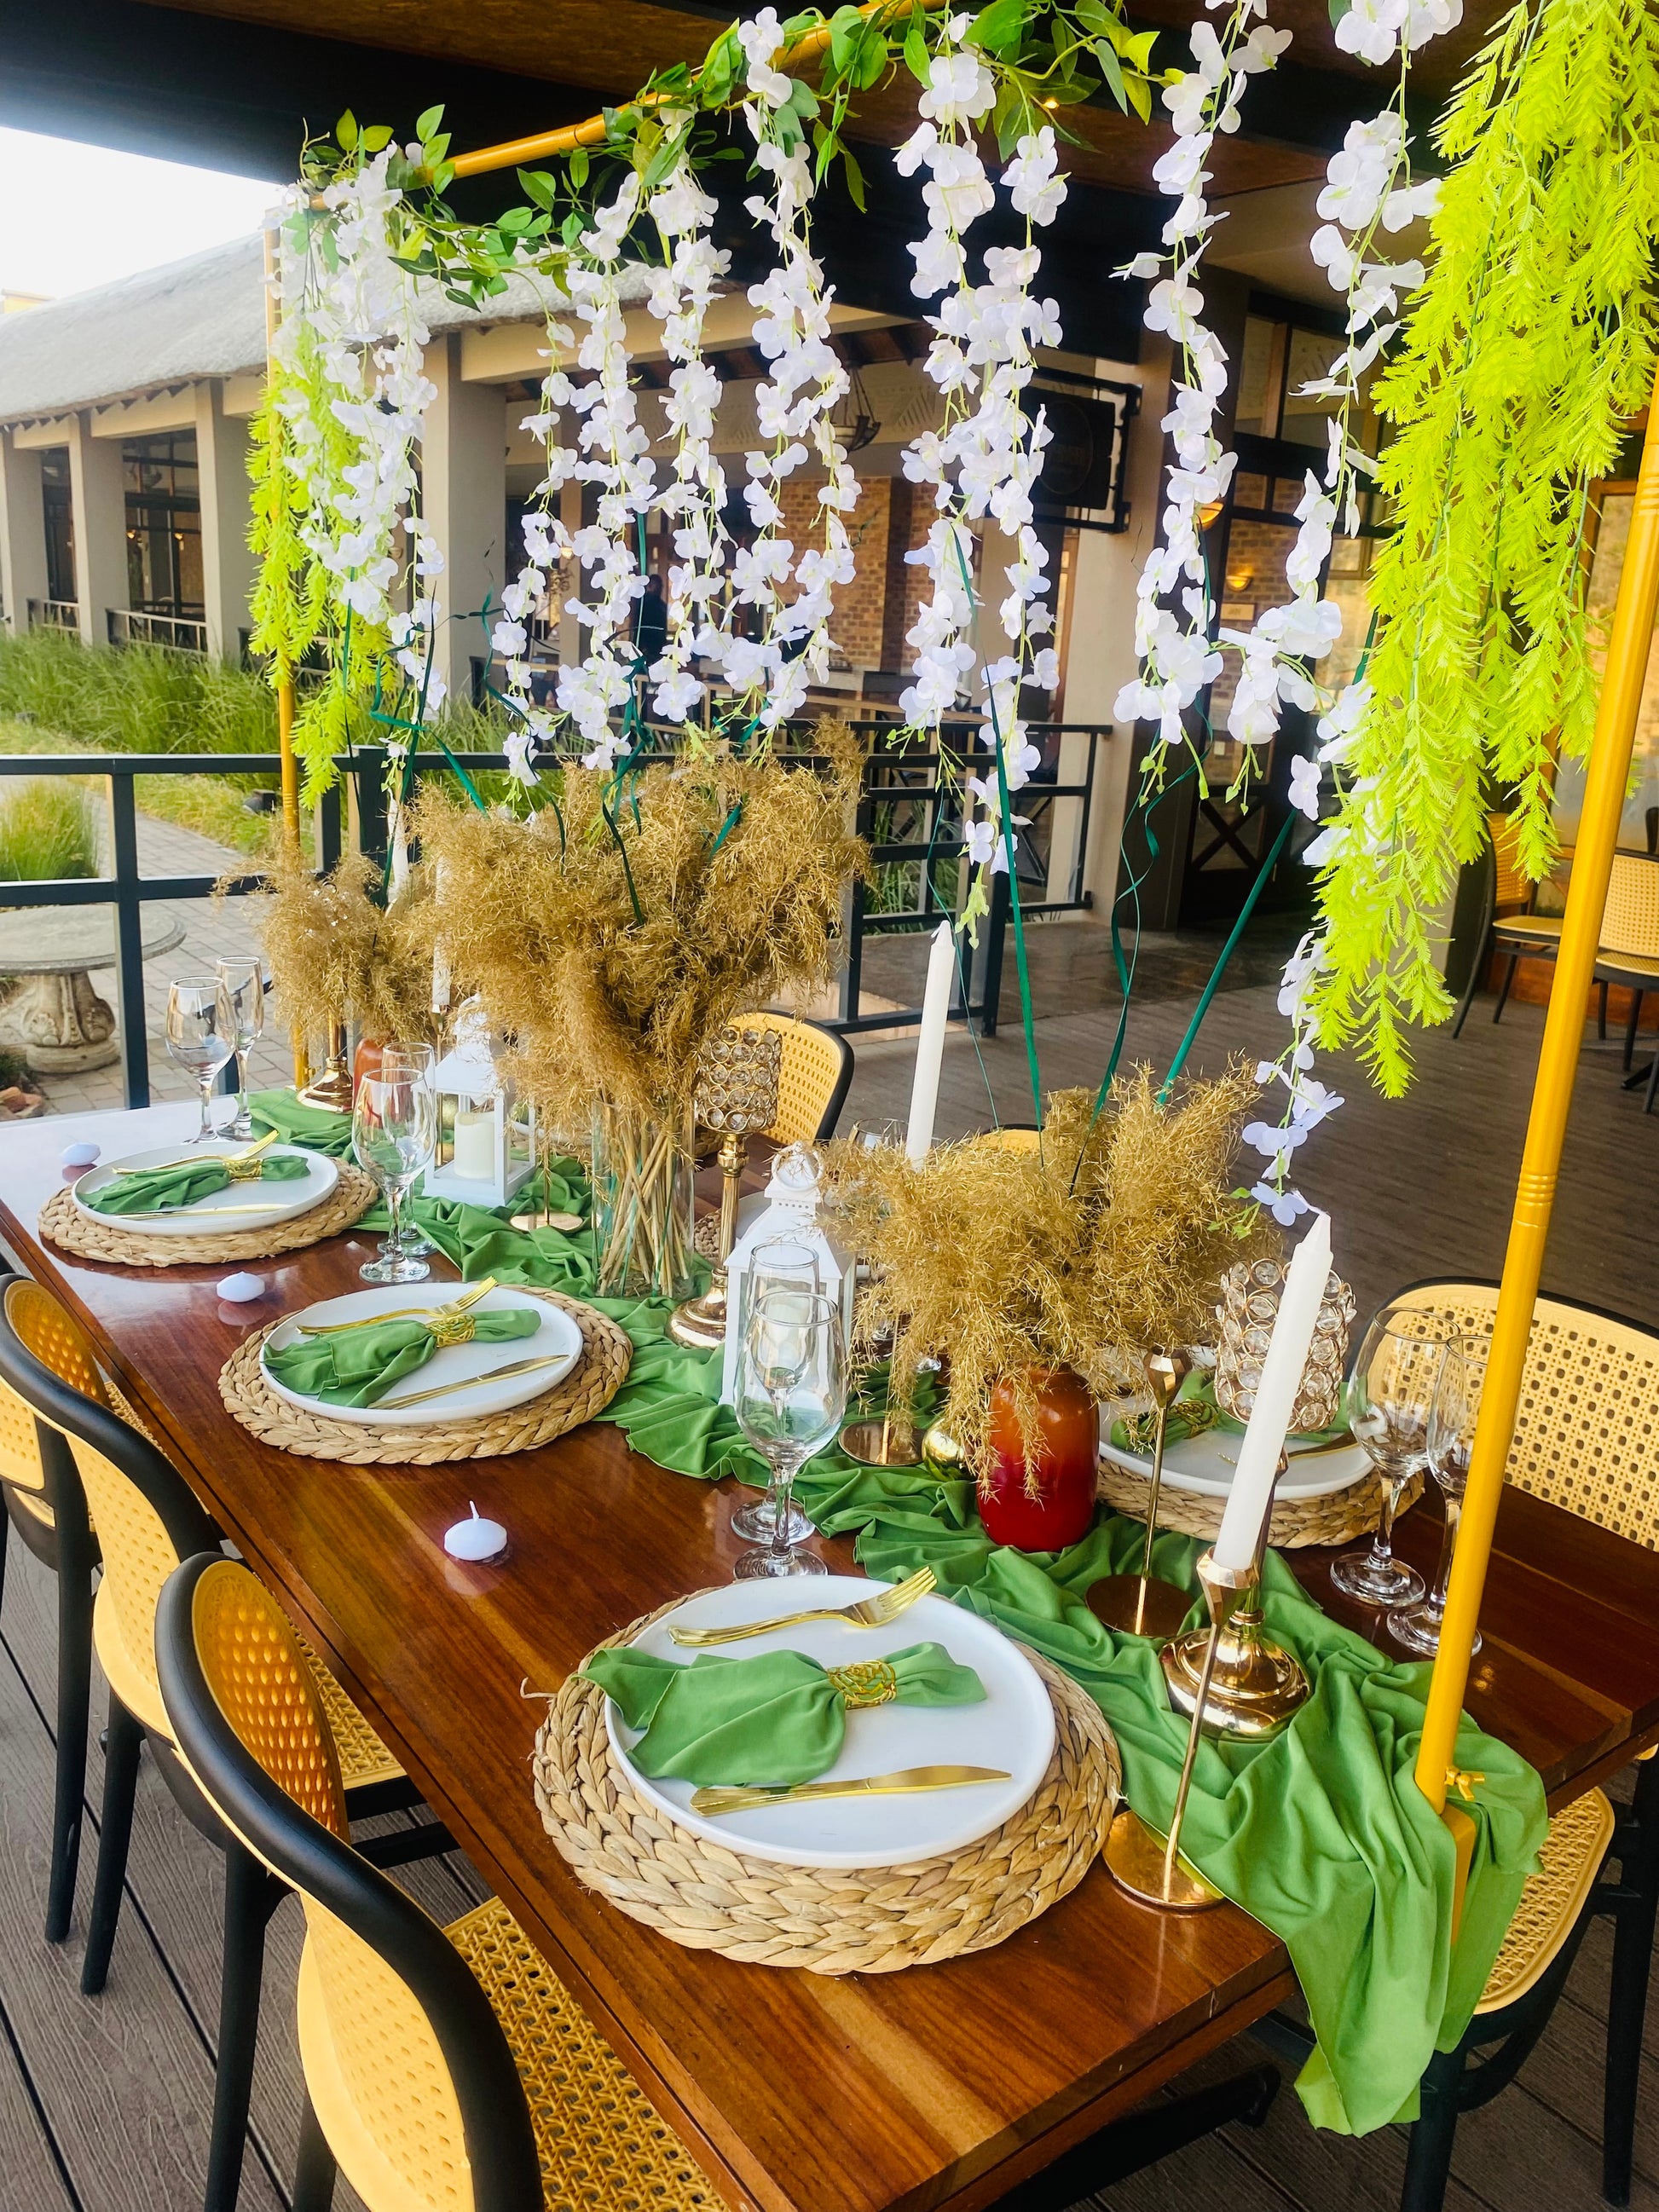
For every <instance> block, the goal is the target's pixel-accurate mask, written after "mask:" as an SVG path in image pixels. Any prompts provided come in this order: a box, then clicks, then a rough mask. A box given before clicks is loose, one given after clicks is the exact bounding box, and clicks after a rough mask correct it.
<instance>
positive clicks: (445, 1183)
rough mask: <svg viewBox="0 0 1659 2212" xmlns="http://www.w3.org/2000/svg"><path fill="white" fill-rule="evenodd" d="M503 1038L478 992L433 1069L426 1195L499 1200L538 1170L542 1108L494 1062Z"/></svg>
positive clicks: (482, 1202)
mask: <svg viewBox="0 0 1659 2212" xmlns="http://www.w3.org/2000/svg"><path fill="white" fill-rule="evenodd" d="M500 1042H501V1040H500V1039H498V1038H495V1037H492V1036H491V1035H490V1031H489V1018H488V1016H487V1015H486V1014H485V1013H484V1011H483V1007H482V1006H480V1005H479V1004H478V1001H477V1000H476V999H469V1000H468V1001H467V1003H466V1004H465V1006H463V1007H462V1008H461V1010H460V1012H459V1015H458V1017H457V1018H456V1023H455V1042H454V1044H453V1048H451V1049H450V1050H449V1051H448V1052H447V1053H446V1054H444V1056H443V1058H442V1059H441V1060H440V1061H439V1062H438V1064H437V1066H436V1067H435V1069H434V1070H433V1074H432V1081H433V1087H434V1089H435V1091H436V1092H437V1094H438V1144H437V1150H436V1152H435V1153H434V1155H433V1162H432V1165H431V1166H430V1167H429V1168H428V1170H427V1171H426V1182H425V1191H426V1195H427V1196H428V1198H447V1199H453V1200H460V1201H462V1202H463V1203H464V1204H465V1205H468V1206H489V1207H501V1206H507V1205H508V1204H510V1203H511V1201H512V1200H513V1199H514V1198H516V1197H517V1195H518V1194H519V1193H520V1191H521V1190H522V1189H523V1188H524V1187H525V1185H526V1183H527V1182H529V1181H530V1179H531V1177H532V1176H533V1175H534V1174H535V1172H536V1109H534V1107H533V1106H532V1105H531V1104H530V1103H528V1101H526V1102H524V1103H520V1101H519V1100H518V1099H517V1098H516V1097H515V1096H514V1094H513V1086H512V1085H511V1084H510V1083H509V1082H508V1081H507V1079H506V1077H505V1076H504V1075H502V1074H501V1072H500V1070H499V1069H498V1068H497V1066H496V1065H495V1059H496V1052H497V1049H498V1048H499V1045H500Z"/></svg>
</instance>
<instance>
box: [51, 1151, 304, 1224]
mask: <svg viewBox="0 0 1659 2212" xmlns="http://www.w3.org/2000/svg"><path fill="white" fill-rule="evenodd" d="M310 1172H311V1163H310V1161H309V1160H302V1159H300V1158H296V1157H295V1154H294V1153H292V1152H280V1153H278V1155H277V1156H276V1158H275V1159H274V1160H273V1159H267V1160H266V1161H265V1162H264V1164H263V1166H262V1167H261V1169H260V1170H259V1176H258V1180H259V1181H260V1182H299V1181H300V1179H301V1176H307V1175H309V1174H310ZM252 1187H253V1186H252V1181H251V1180H250V1181H246V1182H243V1183H242V1184H240V1186H239V1188H242V1189H244V1190H252ZM229 1188H231V1178H230V1176H229V1175H228V1173H227V1172H226V1169H225V1164H224V1162H223V1161H222V1159H218V1158H213V1157H211V1156H210V1157H209V1158H205V1159H200V1160H187V1161H186V1162H185V1164H184V1165H183V1166H182V1167H167V1168H141V1169H140V1170H138V1172H137V1174H136V1175H124V1176H118V1178H117V1179H116V1181H115V1182H108V1183H106V1184H105V1185H104V1187H103V1188H102V1189H101V1190H96V1191H94V1192H92V1193H91V1194H90V1195H89V1196H88V1199H87V1201H86V1202H87V1204H88V1206H91V1207H92V1209H93V1211H94V1212H95V1213H161V1212H165V1211H166V1210H167V1208H168V1207H169V1206H188V1205H189V1204H190V1203H191V1200H192V1199H197V1198H210V1197H212V1195H213V1194H214V1193H215V1192H216V1191H221V1190H228V1189H229Z"/></svg>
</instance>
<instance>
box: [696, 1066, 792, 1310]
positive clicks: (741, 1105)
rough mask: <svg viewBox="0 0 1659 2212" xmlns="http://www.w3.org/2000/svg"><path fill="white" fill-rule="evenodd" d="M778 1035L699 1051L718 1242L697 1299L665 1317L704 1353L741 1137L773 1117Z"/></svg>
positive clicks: (727, 1246)
mask: <svg viewBox="0 0 1659 2212" xmlns="http://www.w3.org/2000/svg"><path fill="white" fill-rule="evenodd" d="M782 1059H783V1039H782V1036H781V1035H780V1034H779V1032H778V1031H777V1030H769V1029H750V1030H745V1029H741V1028H737V1027H733V1028H731V1029H726V1030H722V1031H721V1032H720V1036H717V1037H715V1038H714V1039H713V1041H712V1042H710V1043H709V1045H708V1048H706V1049H705V1051H704V1053H703V1055H702V1062H701V1065H700V1067H699V1072H698V1078H697V1090H696V1100H695V1103H694V1110H695V1112H696V1119H697V1121H698V1123H699V1124H700V1125H701V1127H703V1128H705V1129H713V1130H715V1131H717V1132H718V1133H719V1134H720V1176H721V1182H720V1244H719V1249H718V1253H717V1256H716V1258H715V1261H714V1266H713V1267H712V1268H711V1269H710V1273H709V1284H708V1289H707V1290H706V1291H704V1292H703V1293H702V1297H696V1298H687V1299H685V1300H684V1302H683V1303H682V1304H679V1305H678V1306H676V1307H675V1309H674V1310H673V1312H672V1313H671V1315H670V1316H669V1318H668V1334H670V1336H671V1337H672V1338H673V1340H674V1341H675V1342H676V1343H677V1344H684V1345H691V1346H697V1347H698V1348H700V1349H702V1350H712V1349H713V1348H714V1346H716V1345H719V1344H723V1343H724V1342H725V1340H726V1261H728V1260H729V1259H730V1258H731V1256H732V1241H733V1239H734V1238H735V1237H736V1235H737V1227H738V1181H739V1178H740V1177H741V1176H742V1174H743V1167H744V1158H745V1157H746V1155H747V1152H748V1149H749V1139H750V1137H751V1136H753V1135H754V1134H755V1133H757V1131H758V1130H761V1129H765V1128H769V1127H770V1126H771V1124H772V1123H773V1122H774V1121H775V1120H776V1119H777V1113H778V1081H779V1077H780V1074H781V1068H782Z"/></svg>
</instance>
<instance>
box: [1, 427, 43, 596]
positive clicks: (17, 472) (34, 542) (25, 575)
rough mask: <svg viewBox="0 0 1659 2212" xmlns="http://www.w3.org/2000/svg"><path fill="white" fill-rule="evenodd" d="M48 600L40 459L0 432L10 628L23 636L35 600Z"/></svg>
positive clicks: (3, 548)
mask: <svg viewBox="0 0 1659 2212" xmlns="http://www.w3.org/2000/svg"><path fill="white" fill-rule="evenodd" d="M45 598H46V503H45V501H44V500H43V499H42V497H41V493H40V454H39V453H35V452H30V451H27V450H21V451H20V450H19V448H18V447H16V446H15V445H14V444H13V443H12V440H11V434H10V433H9V431H5V430H0V602H3V604H4V606H5V611H6V627H7V628H8V629H9V630H10V631H11V633H12V635H13V636H14V637H21V635H22V634H23V632H24V631H25V630H26V629H27V628H28V626H29V601H30V600H31V599H45Z"/></svg>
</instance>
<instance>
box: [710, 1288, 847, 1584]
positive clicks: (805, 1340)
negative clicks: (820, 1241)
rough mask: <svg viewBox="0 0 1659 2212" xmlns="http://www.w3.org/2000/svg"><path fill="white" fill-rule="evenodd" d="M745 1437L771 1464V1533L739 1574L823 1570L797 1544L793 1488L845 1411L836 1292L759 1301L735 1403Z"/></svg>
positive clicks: (783, 1293)
mask: <svg viewBox="0 0 1659 2212" xmlns="http://www.w3.org/2000/svg"><path fill="white" fill-rule="evenodd" d="M732 1410H733V1412H734V1413H736V1414H737V1417H738V1424H739V1425H740V1426H741V1428H742V1430H743V1432H744V1436H746V1437H748V1439H749V1441H750V1443H752V1444H753V1445H754V1446H755V1447H756V1449H757V1450H759V1451H761V1452H763V1453H764V1454H765V1455H766V1457H767V1459H768V1461H769V1462H770V1465H771V1468H772V1496H773V1500H774V1505H773V1514H772V1536H771V1541H770V1542H769V1544H767V1545H766V1546H764V1547H762V1548H758V1549H757V1550H754V1551H750V1552H745V1553H744V1554H743V1556H742V1558H741V1559H739V1560H738V1565H737V1579H738V1581H739V1582H752V1581H755V1580H757V1579H759V1578H761V1577H772V1576H776V1575H822V1574H826V1573H827V1572H828V1571H829V1570H828V1569H827V1568H826V1567H825V1565H824V1564H823V1560H822V1559H818V1558H817V1557H816V1556H815V1555H814V1554H813V1553H811V1552H803V1551H799V1550H797V1549H796V1548H795V1543H796V1540H795V1539H794V1538H793V1536H792V1535H791V1534H790V1529H791V1525H792V1516H791V1513H790V1504H791V1498H790V1492H791V1491H792V1490H793V1487H794V1481H795V1476H796V1474H797V1472H798V1470H799V1468H801V1466H802V1465H803V1464H804V1463H805V1462H806V1461H807V1460H809V1459H811V1456H812V1455H813V1453H814V1452H815V1451H818V1450H821V1449H822V1448H823V1446H824V1445H825V1444H827V1443H829V1441H830V1440H831V1438H832V1437H834V1436H835V1434H836V1431H837V1430H838V1429H839V1428H840V1426H841V1417H842V1414H843V1413H845V1412H846V1410H847V1346H846V1343H845V1341H844V1340H843V1338H842V1329H841V1310H840V1309H839V1307H838V1306H837V1305H836V1302H835V1300H834V1299H833V1298H826V1297H820V1296H818V1295H817V1293H815V1292H813V1291H805V1290H799V1289H794V1290H772V1291H768V1292H767V1293H766V1295H765V1297H763V1298H761V1299H760V1300H758V1301H757V1304H756V1305H755V1307H754V1310H753V1311H752V1312H751V1314H750V1320H749V1327H748V1330H747V1332H746V1333H745V1334H744V1340H743V1346H742V1348H741V1350H740V1351H739V1352H738V1377H737V1387H736V1391H735V1395H734V1402H733V1407H732Z"/></svg>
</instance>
